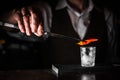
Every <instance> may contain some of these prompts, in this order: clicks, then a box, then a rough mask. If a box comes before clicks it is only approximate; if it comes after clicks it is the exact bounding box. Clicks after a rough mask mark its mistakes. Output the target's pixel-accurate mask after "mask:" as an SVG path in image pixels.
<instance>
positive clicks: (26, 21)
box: [21, 8, 31, 36]
mask: <svg viewBox="0 0 120 80" xmlns="http://www.w3.org/2000/svg"><path fill="white" fill-rule="evenodd" d="M21 12H22V15H23V23H24V27H25V32H26V34H27V35H28V36H30V35H31V29H30V23H29V15H26V14H27V10H26V9H25V8H22V9H21Z"/></svg>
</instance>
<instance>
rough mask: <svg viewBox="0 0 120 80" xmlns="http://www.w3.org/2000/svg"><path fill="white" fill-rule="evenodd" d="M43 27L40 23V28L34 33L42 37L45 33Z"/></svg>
mask: <svg viewBox="0 0 120 80" xmlns="http://www.w3.org/2000/svg"><path fill="white" fill-rule="evenodd" d="M43 32H44V31H43V27H42V25H41V24H40V25H39V26H38V30H37V33H34V34H35V35H36V36H39V37H41V36H42V35H43Z"/></svg>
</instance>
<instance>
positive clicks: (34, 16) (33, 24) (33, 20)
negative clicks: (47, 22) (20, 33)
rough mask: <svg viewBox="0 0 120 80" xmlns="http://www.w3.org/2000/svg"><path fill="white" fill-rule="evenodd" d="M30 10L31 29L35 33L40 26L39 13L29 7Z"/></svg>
mask: <svg viewBox="0 0 120 80" xmlns="http://www.w3.org/2000/svg"><path fill="white" fill-rule="evenodd" d="M29 12H30V15H31V23H30V24H31V26H30V27H31V31H32V32H33V33H35V32H37V28H38V19H37V14H35V13H34V12H33V10H32V8H29Z"/></svg>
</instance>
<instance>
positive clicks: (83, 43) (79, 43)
mask: <svg viewBox="0 0 120 80" xmlns="http://www.w3.org/2000/svg"><path fill="white" fill-rule="evenodd" d="M97 41H98V39H96V38H92V39H87V40H85V41H80V42H78V43H77V44H78V45H80V46H85V45H88V44H90V43H93V42H97Z"/></svg>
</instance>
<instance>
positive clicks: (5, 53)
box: [0, 0, 120, 70]
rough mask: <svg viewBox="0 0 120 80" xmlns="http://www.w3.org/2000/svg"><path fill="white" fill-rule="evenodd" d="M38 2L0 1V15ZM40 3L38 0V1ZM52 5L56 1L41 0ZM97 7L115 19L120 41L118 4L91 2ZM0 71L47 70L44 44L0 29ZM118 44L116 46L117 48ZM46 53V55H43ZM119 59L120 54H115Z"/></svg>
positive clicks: (110, 0)
mask: <svg viewBox="0 0 120 80" xmlns="http://www.w3.org/2000/svg"><path fill="white" fill-rule="evenodd" d="M35 1H38V0H0V15H1V16H2V15H3V14H4V13H6V12H8V11H10V10H12V9H14V8H20V7H22V6H26V5H30V4H32V3H33V2H35ZM39 1H40V0H39ZM43 1H48V2H49V3H51V4H52V5H54V4H55V3H56V2H57V1H58V0H51V1H50V0H43ZM93 1H94V3H95V4H96V5H97V6H100V7H104V6H105V7H107V8H108V9H110V10H112V11H113V13H114V14H115V17H116V30H117V35H118V41H120V37H119V35H120V9H119V7H120V3H119V2H118V1H117V0H93ZM1 40H4V41H5V43H4V44H2V43H1V42H0V69H2V70H3V69H18V68H19V69H30V68H34V69H36V68H47V67H49V64H48V63H47V61H49V52H47V51H46V50H45V48H46V45H47V44H45V43H44V42H27V41H23V40H18V39H16V38H13V37H10V36H9V35H8V34H7V33H6V31H4V30H2V28H0V41H1ZM119 47H120V43H119V44H118V48H119ZM44 53H46V54H44ZM116 56H118V58H120V53H119V52H118V53H117V54H116Z"/></svg>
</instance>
